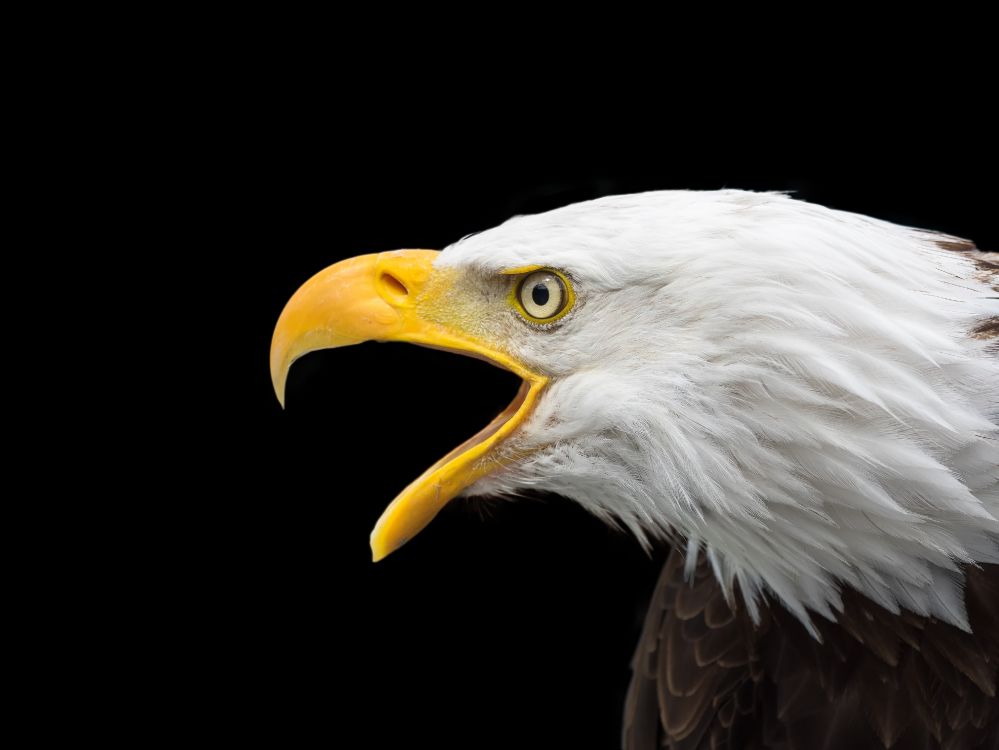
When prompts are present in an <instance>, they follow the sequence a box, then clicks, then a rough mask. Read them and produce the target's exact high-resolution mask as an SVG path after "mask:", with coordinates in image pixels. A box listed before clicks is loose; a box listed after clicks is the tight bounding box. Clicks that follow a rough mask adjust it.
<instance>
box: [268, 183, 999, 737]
mask: <svg viewBox="0 0 999 750" xmlns="http://www.w3.org/2000/svg"><path fill="white" fill-rule="evenodd" d="M997 289H999V256H997V254H995V253H987V252H983V251H980V250H977V249H976V248H975V247H974V245H972V244H971V243H969V242H967V241H964V240H961V239H957V238H955V237H950V236H945V235H941V234H938V233H934V232H930V231H924V230H919V229H912V228H907V227H902V226H897V225H894V224H890V223H887V222H884V221H879V220H875V219H872V218H868V217H864V216H860V215H856V214H851V213H845V212H842V211H835V210H831V209H827V208H824V207H821V206H817V205H813V204H809V203H806V202H802V201H798V200H794V199H792V198H790V197H788V196H786V195H782V194H773V193H750V192H743V191H737V190H724V191H712V192H693V191H665V192H650V193H643V194H638V195H622V196H613V197H607V198H602V199H599V200H594V201H589V202H585V203H578V204H574V205H570V206H566V207H564V208H560V209H557V210H554V211H550V212H548V213H543V214H538V215H531V216H518V217H515V218H513V219H510V220H509V221H507V222H506V223H504V224H502V225H500V226H498V227H496V228H494V229H491V230H488V231H484V232H481V233H479V234H475V235H471V236H468V237H465V238H464V239H461V240H460V241H458V242H456V243H454V244H453V245H451V246H449V247H447V248H446V249H444V250H443V251H441V252H436V251H431V250H400V251H392V252H383V253H378V254H374V255H364V256H360V257H356V258H352V259H349V260H346V261H343V262H340V263H337V264H335V265H333V266H331V267H329V268H327V269H326V270H324V271H321V272H320V273H318V274H317V275H316V276H314V277H313V278H312V279H310V280H309V281H307V282H306V283H305V284H304V285H303V286H302V287H301V289H299V290H298V291H297V292H296V293H295V295H294V296H293V297H292V298H291V300H290V301H289V302H288V304H287V306H286V307H285V309H284V311H283V312H282V314H281V316H280V319H279V320H278V323H277V327H276V329H275V331H274V336H273V342H272V347H271V357H270V366H271V374H272V377H273V382H274V388H275V390H276V392H277V395H278V398H279V399H280V400H282V403H283V394H284V387H285V379H286V376H287V373H288V369H289V367H290V366H291V364H292V362H293V361H294V360H295V359H297V358H298V357H301V356H302V355H304V354H306V353H307V352H310V351H313V350H317V349H323V348H329V347H340V346H347V345H350V344H357V343H360V342H363V341H368V340H378V341H408V342H411V343H414V344H420V345H423V346H429V347H434V348H437V349H444V350H447V351H451V352H457V353H460V354H465V355H470V356H473V357H478V358H481V359H484V360H487V361H489V362H491V363H493V364H494V365H497V366H499V367H502V368H506V369H507V370H510V371H511V372H513V373H515V374H516V375H518V376H519V377H520V378H521V379H522V381H523V382H522V384H521V387H520V389H519V392H518V393H517V396H516V397H515V399H514V400H513V402H512V403H511V404H510V405H509V406H508V407H507V408H506V409H505V410H504V411H503V412H502V413H501V414H499V415H498V416H497V417H496V418H495V419H494V420H493V421H492V422H491V423H490V424H489V425H487V426H486V427H485V428H484V429H483V430H481V431H480V432H479V433H478V434H476V435H475V436H473V437H471V438H469V439H468V440H467V441H465V442H464V443H462V444H461V445H459V446H458V447H457V448H455V449H454V450H452V451H451V452H450V453H448V454H447V455H446V456H444V457H443V458H441V459H440V460H439V461H437V462H436V463H435V464H434V465H433V466H431V467H430V468H429V469H427V470H426V471H425V472H424V473H423V474H422V475H421V476H420V477H419V478H417V479H416V480H415V481H413V482H412V484H410V485H409V486H408V487H406V488H405V489H404V490H403V491H402V492H401V493H400V494H399V495H398V497H396V498H395V500H393V501H392V503H391V504H390V505H389V506H388V508H387V509H386V510H385V512H384V514H383V515H382V517H381V519H380V520H379V521H378V523H377V525H376V526H375V528H374V531H373V532H372V534H371V549H372V553H373V556H374V559H375V560H376V561H377V560H381V559H382V558H384V557H385V556H386V555H388V554H390V553H391V552H392V551H394V550H396V549H398V548H399V547H400V546H401V545H403V544H405V543H406V542H408V541H409V540H410V539H412V538H413V536H414V535H416V534H417V533H418V532H419V531H420V530H421V529H422V528H424V526H426V525H427V524H428V523H429V522H430V521H431V519H433V517H434V516H435V515H436V514H437V513H438V511H440V510H441V508H442V507H443V506H444V505H445V504H446V503H448V502H449V501H450V500H451V499H453V498H455V497H458V496H468V497H474V496H496V495H499V496H503V495H510V496H513V495H518V494H522V493H524V492H525V491H528V490H543V491H548V492H553V493H557V494H560V495H563V496H565V497H568V498H571V499H573V500H575V501H577V502H579V503H580V504H582V505H583V506H584V507H585V508H587V509H588V510H589V511H591V512H592V513H594V514H596V515H597V516H599V517H600V518H602V519H605V520H606V521H608V522H609V523H612V524H615V525H618V526H620V527H622V528H624V529H627V530H629V531H630V532H632V533H633V534H634V536H635V537H636V539H637V540H638V542H639V543H641V544H643V545H645V546H647V547H651V546H652V545H656V544H668V545H670V547H671V549H672V551H671V553H670V556H669V558H668V560H667V563H666V566H665V569H664V570H663V573H662V576H661V578H660V581H659V583H658V586H657V588H656V590H655V593H654V595H653V599H652V603H651V606H650V608H649V612H648V615H647V618H646V621H645V625H644V629H643V633H642V636H641V638H640V642H639V645H638V649H637V651H636V653H635V657H634V660H633V664H632V667H633V678H632V683H631V686H630V689H629V693H628V697H627V701H626V705H625V716H624V729H623V744H624V746H625V747H626V748H629V749H630V748H634V749H643V748H659V747H669V748H691V749H693V748H719V747H725V748H742V747H760V748H778V747H779V748H807V749H809V750H810V749H812V748H823V747H825V748H841V747H849V748H866V747H878V748H886V747H896V748H903V747H904V748H909V747H913V748H915V747H919V748H936V747H943V748H962V749H963V748H976V747H990V748H995V747H999V701H997V699H996V676H997V675H996V672H997V665H999V566H997V565H996V563H999V293H997Z"/></svg>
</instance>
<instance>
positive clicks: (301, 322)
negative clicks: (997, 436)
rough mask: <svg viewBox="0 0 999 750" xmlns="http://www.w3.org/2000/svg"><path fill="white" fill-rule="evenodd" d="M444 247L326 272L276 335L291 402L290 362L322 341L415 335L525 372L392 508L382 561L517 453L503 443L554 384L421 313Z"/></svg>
mask: <svg viewBox="0 0 999 750" xmlns="http://www.w3.org/2000/svg"><path fill="white" fill-rule="evenodd" d="M437 255H438V253H437V252H436V251H433V250H397V251H393V252H387V253H379V254H375V255H361V256H358V257H356V258H350V259H349V260H345V261H342V262H340V263H336V264H334V265H332V266H330V267H329V268H327V269H325V270H323V271H320V272H319V273H318V274H316V275H315V276H313V277H312V278H311V279H309V280H308V281H307V282H305V284H303V285H302V287H301V288H300V289H299V290H298V291H297V292H295V294H294V295H293V296H292V298H291V299H290V300H289V301H288V304H287V305H286V306H285V308H284V311H283V312H282V313H281V316H280V318H278V322H277V326H276V327H275V329H274V337H273V340H272V341H271V357H270V365H271V379H272V381H273V383H274V391H275V393H276V394H277V397H278V400H279V401H280V402H281V404H282V406H283V405H284V391H285V384H286V380H287V376H288V370H289V368H290V367H291V365H292V363H293V362H294V361H295V360H296V359H298V358H299V357H301V356H303V355H305V354H307V353H308V352H311V351H316V350H318V349H330V348H335V347H341V346H349V345H351V344H359V343H361V342H364V341H372V340H374V341H408V342H411V343H414V344H421V345H424V346H431V347H435V348H439V349H447V350H450V351H454V352H458V353H462V354H467V355H470V356H475V357H480V358H482V359H486V360H489V361H491V362H492V363H494V364H496V365H499V366H500V367H504V368H506V369H508V370H510V371H511V372H514V373H515V374H517V375H519V376H520V377H521V378H523V380H524V383H523V384H522V385H521V388H520V390H519V392H518V393H517V396H516V397H515V398H514V400H513V402H512V403H511V404H510V405H509V406H508V407H507V408H506V409H504V411H503V412H502V413H501V414H500V415H498V416H497V417H496V418H495V419H494V420H493V421H492V422H491V423H490V424H489V425H487V426H486V427H485V428H484V429H483V430H481V431H480V432H479V433H478V434H476V435H475V436H473V437H472V438H470V439H469V440H466V441H465V442H464V443H462V444H461V445H460V446H458V447H457V448H455V449H454V450H452V451H451V452H450V453H448V454H447V455H446V456H444V457H443V458H442V459H440V460H439V461H437V463H435V464H434V465H433V466H431V467H430V468H429V469H427V470H426V471H425V472H424V473H423V474H422V475H420V477H419V478H417V479H416V480H415V481H414V482H413V483H412V484H410V485H409V486H408V487H406V489H404V490H403V491H402V492H401V493H400V494H399V495H398V496H397V497H396V498H395V500H393V501H392V503H391V504H390V505H389V506H388V508H386V509H385V512H384V513H383V514H382V516H381V518H380V519H379V520H378V523H377V524H376V525H375V528H374V530H373V531H372V532H371V551H372V555H373V557H374V559H375V561H378V560H381V559H382V558H384V557H385V556H386V555H388V554H390V553H391V552H394V551H395V550H396V549H398V548H399V547H401V546H402V545H403V544H405V543H406V542H407V541H409V539H411V538H412V537H413V536H415V535H416V534H417V533H418V532H419V531H420V530H421V529H423V528H424V527H425V526H426V525H427V524H428V523H430V521H431V520H432V519H433V518H434V516H435V515H437V513H438V512H439V511H440V509H441V508H443V507H444V505H446V504H447V503H448V501H450V500H451V499H452V498H454V497H456V496H457V495H458V494H460V493H461V492H462V491H463V490H464V489H466V488H467V487H469V486H470V485H471V484H473V483H474V482H476V481H477V480H479V479H481V478H482V477H484V476H486V475H488V474H491V473H493V472H494V471H496V470H497V469H499V468H501V467H502V466H503V463H504V461H509V460H511V457H510V455H509V454H505V457H504V458H500V457H499V455H498V453H497V452H496V450H495V449H496V447H497V446H498V445H499V444H501V443H502V442H503V441H504V439H505V438H506V437H507V436H508V435H509V434H510V433H511V432H513V431H514V430H515V429H516V428H517V426H518V425H519V424H520V423H521V422H522V421H523V420H524V418H525V417H526V416H527V415H528V414H529V413H530V411H531V409H532V408H533V406H534V403H535V401H536V399H537V397H538V393H539V392H540V390H541V389H542V388H543V387H544V386H545V384H546V383H547V378H545V377H544V376H542V375H539V374H536V373H533V372H531V371H529V370H528V369H527V368H525V367H524V366H523V365H521V364H520V363H519V362H517V361H515V360H514V359H512V358H511V357H510V356H509V355H508V354H506V353H504V352H503V351H501V350H500V349H499V348H497V347H496V346H493V345H490V344H488V343H487V342H483V341H481V340H478V339H476V338H475V337H472V336H469V335H465V334H464V333H463V332H462V331H460V330H455V329H453V328H451V327H448V328H445V327H443V326H442V325H440V324H439V323H436V322H433V321H430V320H427V319H426V318H424V317H423V316H422V315H421V314H420V302H421V301H422V300H423V297H424V295H425V294H427V293H428V286H429V285H428V280H429V279H430V278H431V276H432V274H433V273H434V269H433V262H434V260H435V258H436V257H437ZM435 286H439V285H435ZM414 397H420V394H414ZM514 458H515V457H514Z"/></svg>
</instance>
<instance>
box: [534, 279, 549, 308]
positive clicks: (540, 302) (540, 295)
mask: <svg viewBox="0 0 999 750" xmlns="http://www.w3.org/2000/svg"><path fill="white" fill-rule="evenodd" d="M548 296H549V295H548V287H547V286H545V284H544V282H539V283H537V284H535V285H534V288H533V289H532V290H531V299H532V300H534V304H535V305H537V306H538V307H544V306H545V305H547V304H548Z"/></svg>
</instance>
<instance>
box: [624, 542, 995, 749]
mask: <svg viewBox="0 0 999 750" xmlns="http://www.w3.org/2000/svg"><path fill="white" fill-rule="evenodd" d="M684 562H685V561H684V554H683V553H682V552H680V551H678V550H674V551H673V552H672V553H671V554H670V557H669V559H668V560H667V562H666V565H665V567H664V569H663V572H662V575H661V577H660V579H659V583H658V584H657V586H656V589H655V593H654V595H653V598H652V603H651V606H650V608H649V612H648V615H647V617H646V621H645V625H644V628H643V632H642V636H641V638H640V640H639V644H638V649H637V650H636V653H635V657H634V660H633V663H632V669H633V675H632V682H631V686H630V688H629V691H628V697H627V700H626V703H625V716H624V734H623V745H624V747H625V748H626V750H645V749H646V748H662V747H667V748H675V749H676V750H700V749H701V748H712V749H714V748H787V750H798V749H799V748H801V749H803V750H805V749H807V750H812V749H813V748H839V747H850V748H851V750H863V749H864V748H879V749H883V748H888V747H890V748H898V749H900V750H904V749H905V748H917V747H918V748H962V749H964V748H978V747H983V748H984V747H989V748H993V747H999V700H997V698H996V689H997V667H999V566H988V565H987V566H982V567H980V568H975V567H969V568H968V570H967V571H966V573H967V587H966V602H967V608H968V615H969V619H970V622H971V626H972V633H966V632H964V631H962V630H960V629H958V628H956V627H954V626H952V625H949V624H946V623H943V622H940V621H938V620H936V619H934V618H926V617H920V616H918V615H915V614H912V613H908V612H905V611H902V612H901V613H898V614H895V613H892V612H889V611H888V610H886V609H884V608H882V607H880V606H878V605H876V604H874V603H873V602H872V601H871V600H869V599H867V598H866V597H864V596H863V595H861V594H859V593H856V592H854V591H852V590H849V591H844V592H843V611H842V613H840V614H839V615H838V617H837V621H836V622H830V621H826V620H821V621H819V622H817V623H816V626H817V627H818V630H819V633H820V636H821V641H818V640H816V639H814V638H812V637H811V636H810V635H809V634H808V633H807V632H806V631H805V629H804V628H803V627H802V625H801V623H800V622H799V621H798V620H797V618H795V617H794V616H793V615H791V614H790V613H789V612H788V611H786V610H785V609H784V608H783V607H781V606H780V605H779V604H771V605H770V607H769V608H765V609H764V610H763V612H762V616H761V621H760V623H759V624H758V625H754V623H753V622H752V620H751V618H750V617H749V615H748V613H747V611H746V608H745V606H743V605H742V602H741V600H740V597H739V594H738V591H736V593H735V596H734V599H733V601H732V602H731V604H730V603H728V602H726V600H725V597H724V595H723V593H722V589H721V587H720V586H719V585H718V583H717V581H716V580H715V578H714V575H713V574H712V571H711V568H710V566H709V565H708V564H707V562H706V560H705V559H704V557H703V555H702V556H701V557H700V558H699V559H698V561H697V564H696V566H695V567H694V570H693V575H692V576H691V577H690V578H688V579H687V580H685V578H684Z"/></svg>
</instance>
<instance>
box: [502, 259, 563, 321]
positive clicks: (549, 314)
mask: <svg viewBox="0 0 999 750" xmlns="http://www.w3.org/2000/svg"><path fill="white" fill-rule="evenodd" d="M573 296H574V295H573V293H572V286H571V285H570V284H569V281H568V279H566V278H565V277H564V276H563V275H562V274H560V273H559V272H558V271H553V270H549V269H542V270H539V271H532V272H531V273H528V274H526V275H525V276H524V277H523V278H522V279H521V280H520V283H519V284H518V285H517V287H516V289H515V294H514V301H515V302H516V303H517V304H516V307H517V308H518V311H519V312H520V313H521V315H523V316H524V317H525V318H526V319H527V320H528V321H530V322H531V323H551V322H554V321H556V320H558V319H559V318H561V317H562V316H563V315H565V314H566V313H567V312H569V308H570V307H572V302H573Z"/></svg>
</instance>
